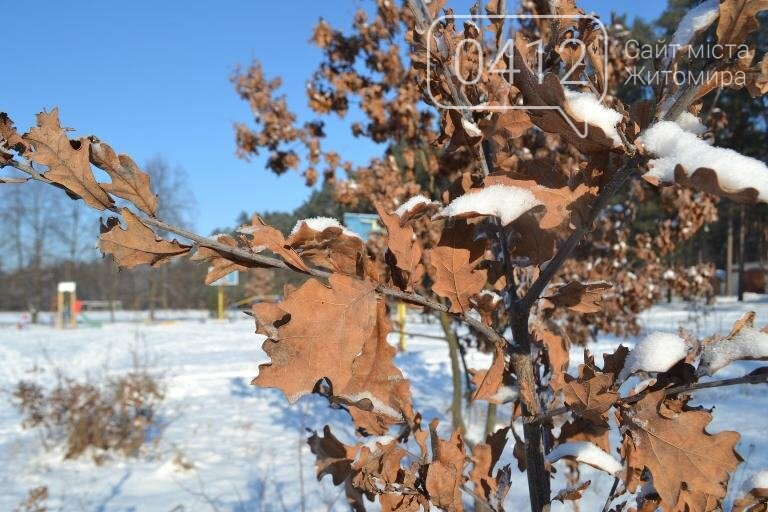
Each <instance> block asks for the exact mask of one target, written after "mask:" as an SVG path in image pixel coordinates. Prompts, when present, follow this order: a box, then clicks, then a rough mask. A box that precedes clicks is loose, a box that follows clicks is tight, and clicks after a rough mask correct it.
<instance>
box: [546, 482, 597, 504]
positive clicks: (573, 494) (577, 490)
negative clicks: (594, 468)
mask: <svg viewBox="0 0 768 512" xmlns="http://www.w3.org/2000/svg"><path fill="white" fill-rule="evenodd" d="M591 484H592V480H587V481H586V482H584V483H582V484H578V485H576V486H574V487H566V488H565V489H563V490H561V491H559V492H558V493H557V494H555V496H554V497H553V498H552V501H555V500H557V501H559V502H560V503H565V502H566V501H578V500H580V499H581V498H582V497H583V496H584V492H585V491H586V490H587V489H588V488H589V486H590V485H591Z"/></svg>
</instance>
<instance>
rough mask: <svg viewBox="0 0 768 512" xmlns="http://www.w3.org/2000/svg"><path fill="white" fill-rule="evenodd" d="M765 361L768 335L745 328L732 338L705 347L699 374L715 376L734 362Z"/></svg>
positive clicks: (767, 353) (752, 328)
mask: <svg viewBox="0 0 768 512" xmlns="http://www.w3.org/2000/svg"><path fill="white" fill-rule="evenodd" d="M765 359H768V333H764V332H762V331H760V330H758V329H755V328H754V327H749V326H745V327H743V328H742V329H741V330H740V331H738V332H737V333H736V334H734V335H732V336H729V337H727V338H724V339H720V340H717V341H713V342H712V343H709V344H707V345H705V346H704V348H703V350H702V352H701V364H700V365H699V370H698V373H699V374H700V375H714V374H715V373H717V372H718V371H719V370H721V369H722V368H725V367H726V366H728V365H729V364H731V363H732V362H734V361H739V360H765Z"/></svg>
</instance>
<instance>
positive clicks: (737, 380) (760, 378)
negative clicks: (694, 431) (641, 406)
mask: <svg viewBox="0 0 768 512" xmlns="http://www.w3.org/2000/svg"><path fill="white" fill-rule="evenodd" d="M766 383H768V373H758V374H752V373H750V374H748V375H743V376H741V377H734V378H731V379H722V380H711V381H708V382H694V383H691V384H685V385H682V386H676V387H674V388H667V389H665V390H664V395H665V396H669V395H679V394H681V393H692V392H694V391H698V390H700V389H710V388H722V387H726V386H737V385H739V384H766ZM649 392H650V391H645V392H643V393H638V394H636V395H632V396H626V397H622V398H619V399H618V400H617V401H616V404H617V405H620V404H634V403H635V402H639V401H640V400H642V399H643V398H645V396H646V395H648V393H649ZM570 411H571V408H570V407H558V408H557V409H552V410H550V411H547V412H545V413H542V414H539V415H538V416H536V422H537V423H542V422H545V421H548V420H551V419H552V418H555V417H557V416H562V415H563V414H567V413H569V412H570Z"/></svg>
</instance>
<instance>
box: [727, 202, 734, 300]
mask: <svg viewBox="0 0 768 512" xmlns="http://www.w3.org/2000/svg"><path fill="white" fill-rule="evenodd" d="M732 271H733V215H729V216H728V234H727V238H726V242H725V294H726V295H728V296H731V295H733V274H732Z"/></svg>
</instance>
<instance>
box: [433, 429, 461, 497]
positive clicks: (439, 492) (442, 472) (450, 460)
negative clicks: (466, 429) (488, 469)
mask: <svg viewBox="0 0 768 512" xmlns="http://www.w3.org/2000/svg"><path fill="white" fill-rule="evenodd" d="M436 428H437V426H436V425H435V424H434V421H433V424H431V425H430V429H431V430H432V431H434V430H435V429H436ZM433 440H434V446H433V447H432V450H433V452H434V454H433V457H434V460H433V461H432V462H431V463H430V464H429V465H428V466H427V478H426V488H427V492H428V493H429V498H430V500H431V501H432V503H434V504H435V505H436V506H438V507H440V508H442V509H443V510H446V511H447V512H462V511H463V510H464V503H463V502H462V500H461V486H462V485H463V484H464V465H465V464H466V457H465V454H464V439H463V438H462V436H461V432H459V431H458V430H457V431H454V432H453V434H451V438H450V439H449V440H448V441H444V440H442V439H440V438H438V437H437V436H433Z"/></svg>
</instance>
